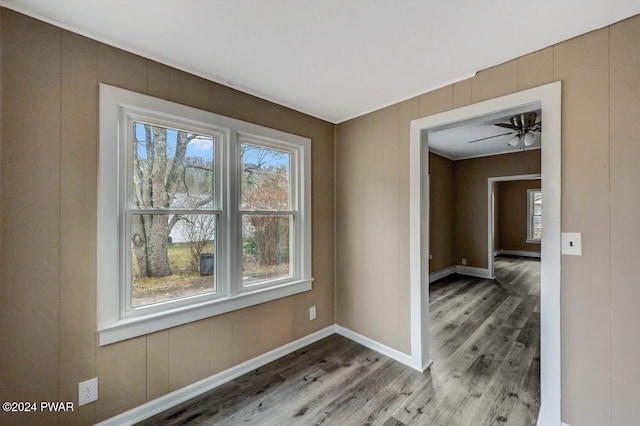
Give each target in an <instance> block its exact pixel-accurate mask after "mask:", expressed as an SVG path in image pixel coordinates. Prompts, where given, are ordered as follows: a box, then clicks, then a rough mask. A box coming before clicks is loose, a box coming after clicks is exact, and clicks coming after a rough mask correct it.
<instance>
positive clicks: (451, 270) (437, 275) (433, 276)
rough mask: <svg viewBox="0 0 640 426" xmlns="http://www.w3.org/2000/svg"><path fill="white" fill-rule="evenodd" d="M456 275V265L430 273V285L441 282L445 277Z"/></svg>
mask: <svg viewBox="0 0 640 426" xmlns="http://www.w3.org/2000/svg"><path fill="white" fill-rule="evenodd" d="M455 273H456V267H455V265H451V266H447V267H445V268H441V269H438V270H436V271H433V272H429V284H431V283H432V282H434V281H438V280H441V279H443V278H444V277H448V276H449V275H451V274H455Z"/></svg>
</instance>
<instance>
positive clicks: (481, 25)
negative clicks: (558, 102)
mask: <svg viewBox="0 0 640 426" xmlns="http://www.w3.org/2000/svg"><path fill="white" fill-rule="evenodd" d="M0 4H2V5H4V6H6V7H9V8H12V9H15V10H17V11H20V12H23V13H27V14H29V15H31V16H34V17H36V18H39V19H43V20H45V21H48V22H51V23H54V24H56V25H58V26H61V27H63V28H67V29H70V30H72V31H75V32H77V33H80V34H83V35H86V36H89V37H91V38H94V39H97V40H100V41H103V42H106V43H108V44H111V45H114V46H117V47H120V48H123V49H125V50H128V51H131V52H134V53H138V54H141V55H143V56H146V57H148V58H151V59H155V60H157V61H159V62H162V63H165V64H167V65H171V66H174V67H177V68H180V69H183V70H185V71H188V72H191V73H193V74H196V75H199V76H202V77H204V78H207V79H209V80H213V81H217V82H220V83H222V84H225V85H228V86H232V87H234V88H237V89H239V90H242V91H245V92H248V93H252V94H255V95H257V96H260V97H263V98H265V99H269V100H272V101H274V102H277V103H280V104H282V105H286V106H288V107H291V108H294V109H297V110H299V111H303V112H306V113H309V114H311V115H314V116H316V117H320V118H323V119H326V120H328V121H330V122H332V123H338V122H341V121H344V120H347V119H349V118H352V117H355V116H358V115H361V114H364V113H366V112H370V111H373V110H376V109H378V108H380V107H383V106H386V105H390V104H393V103H396V102H398V101H400V100H403V99H407V98H409V97H412V96H414V95H417V94H420V93H424V92H426V91H429V90H431V89H434V88H437V87H441V86H443V85H446V84H449V83H451V82H453V81H458V80H461V79H464V78H467V77H470V76H472V75H473V74H474V73H475V72H477V71H478V70H482V69H485V68H488V67H491V66H494V65H497V64H500V63H502V62H504V61H507V60H510V59H513V58H516V57H518V56H521V55H523V54H526V53H529V52H533V51H535V50H538V49H541V48H544V47H547V46H549V45H552V44H555V43H557V42H560V41H563V40H566V39H569V38H571V37H574V36H576V35H579V34H582V33H585V32H588V31H590V30H593V29H596V28H601V27H603V26H606V25H608V24H611V23H613V22H616V21H619V20H621V19H624V18H626V17H629V16H633V15H636V14H638V13H640V1H638V0H537V1H533V0H518V1H516V0H421V1H416V0H404V1H396V0H375V1H374V0H370V1H364V0H341V1H338V0H109V1H107V0H0Z"/></svg>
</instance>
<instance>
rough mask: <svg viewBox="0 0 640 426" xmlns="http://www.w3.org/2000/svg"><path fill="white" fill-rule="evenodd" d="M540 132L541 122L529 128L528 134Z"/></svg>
mask: <svg viewBox="0 0 640 426" xmlns="http://www.w3.org/2000/svg"><path fill="white" fill-rule="evenodd" d="M541 130H542V122H541V121H539V122H537V123H536V124H534V125H533V126H531V127H530V128H529V131H530V132H539V131H541Z"/></svg>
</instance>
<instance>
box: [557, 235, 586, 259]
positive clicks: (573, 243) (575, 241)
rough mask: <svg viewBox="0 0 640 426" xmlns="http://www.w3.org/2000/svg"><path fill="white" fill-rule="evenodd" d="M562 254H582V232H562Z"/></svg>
mask: <svg viewBox="0 0 640 426" xmlns="http://www.w3.org/2000/svg"><path fill="white" fill-rule="evenodd" d="M562 254H569V255H573V256H582V234H581V233H580V232H563V233H562Z"/></svg>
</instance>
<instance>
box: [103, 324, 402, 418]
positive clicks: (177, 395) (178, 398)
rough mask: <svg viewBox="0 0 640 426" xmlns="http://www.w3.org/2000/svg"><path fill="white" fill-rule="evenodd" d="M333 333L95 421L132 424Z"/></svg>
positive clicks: (311, 336) (327, 330) (321, 334)
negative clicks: (105, 418)
mask: <svg viewBox="0 0 640 426" xmlns="http://www.w3.org/2000/svg"><path fill="white" fill-rule="evenodd" d="M341 328H342V327H341ZM335 333H337V330H336V326H335V325H331V326H329V327H327V328H324V329H322V330H319V331H316V332H315V333H312V334H309V335H308V336H305V337H303V338H301V339H298V340H296V341H293V342H290V343H287V344H286V345H283V346H280V347H279V348H276V349H274V350H272V351H270V352H267V353H265V354H262V355H260V356H257V357H255V358H253V359H250V360H248V361H245V362H243V363H242V364H238V365H235V366H233V367H231V368H229V369H227V370H224V371H221V372H220V373H217V374H214V375H213V376H210V377H207V378H206V379H203V380H200V381H199V382H196V383H193V384H191V385H188V386H185V387H183V388H180V389H178V390H176V391H173V392H171V393H169V394H167V395H164V396H161V397H160V398H156V399H154V400H152V401H149V402H147V403H145V404H142V405H140V406H138V407H135V408H132V409H131V410H129V411H125V412H124V413H121V414H118V415H117V416H115V417H111V418H109V419H107V420H104V421H102V422H100V423H98V425H99V426H111V425H113V426H116V425H117V426H121V425H132V424H135V423H138V422H140V421H142V420H144V419H148V418H149V417H151V416H154V415H156V414H158V413H160V412H162V411H165V410H168V409H170V408H172V407H175V406H176V405H178V404H181V403H183V402H185V401H188V400H189V399H191V398H195V397H196V396H198V395H201V394H203V393H204V392H207V391H209V390H211V389H213V388H216V387H218V386H220V385H223V384H225V383H227V382H229V381H231V380H233V379H235V378H236V377H240V376H242V375H243V374H246V373H249V372H250V371H253V370H255V369H256V368H260V367H262V366H263V365H266V364H268V363H270V362H272V361H275V360H277V359H279V358H282V357H283V356H285V355H288V354H290V353H291V352H294V351H297V350H298V349H301V348H304V347H305V346H307V345H310V344H312V343H315V342H317V341H318V340H321V339H324V338H325V337H328V336H331V335H332V334H335ZM347 337H348V336H347ZM353 340H355V339H353ZM356 341H357V340H356ZM358 343H360V342H358ZM365 346H367V345H365ZM372 349H373V348H372ZM389 349H391V348H389ZM374 350H375V349H374ZM392 350H395V349H392ZM398 353H400V352H398ZM385 355H387V354H385ZM403 355H404V354H403ZM387 356H388V355H387ZM405 356H406V355H405Z"/></svg>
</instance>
